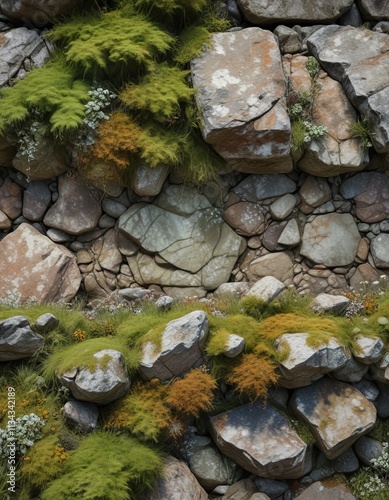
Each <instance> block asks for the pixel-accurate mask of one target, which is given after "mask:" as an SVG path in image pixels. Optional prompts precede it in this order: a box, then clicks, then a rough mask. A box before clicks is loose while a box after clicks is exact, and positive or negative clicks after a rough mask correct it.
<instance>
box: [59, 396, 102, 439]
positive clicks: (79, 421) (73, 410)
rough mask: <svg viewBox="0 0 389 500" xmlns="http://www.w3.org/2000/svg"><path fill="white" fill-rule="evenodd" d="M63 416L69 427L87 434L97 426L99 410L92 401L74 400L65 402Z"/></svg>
mask: <svg viewBox="0 0 389 500" xmlns="http://www.w3.org/2000/svg"><path fill="white" fill-rule="evenodd" d="M63 418H64V420H65V423H66V425H67V426H68V427H70V428H71V429H75V430H76V431H79V432H81V433H82V434H87V433H88V432H92V431H93V430H94V429H95V428H96V425H97V419H98V418H99V410H98V408H97V406H95V405H94V404H92V403H86V402H84V401H77V400H72V401H68V402H67V403H65V405H64V407H63Z"/></svg>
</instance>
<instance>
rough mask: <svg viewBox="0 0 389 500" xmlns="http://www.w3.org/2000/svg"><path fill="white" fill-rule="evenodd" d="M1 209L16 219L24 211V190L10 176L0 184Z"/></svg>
mask: <svg viewBox="0 0 389 500" xmlns="http://www.w3.org/2000/svg"><path fill="white" fill-rule="evenodd" d="M0 210H2V211H3V212H4V213H5V214H6V215H7V216H8V217H9V218H10V219H16V217H18V216H19V215H20V214H21V213H22V190H21V188H20V186H19V185H18V184H16V182H13V181H11V179H10V178H9V177H7V178H6V179H5V181H4V183H3V184H2V185H1V186H0Z"/></svg>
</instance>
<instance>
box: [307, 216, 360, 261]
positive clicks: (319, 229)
mask: <svg viewBox="0 0 389 500" xmlns="http://www.w3.org/2000/svg"><path fill="white" fill-rule="evenodd" d="M360 239H361V236H360V234H359V231H358V228H357V225H356V223H355V221H354V219H353V217H352V215H351V214H337V213H332V214H325V215H318V216H317V217H315V219H314V220H313V221H312V222H310V223H307V224H306V225H305V227H304V233H303V237H302V241H303V244H302V247H301V255H304V257H307V258H308V259H310V260H311V261H312V262H315V263H317V264H324V265H325V266H328V267H337V266H346V265H348V264H351V263H352V262H353V261H354V259H355V256H356V254H357V250H358V245H359V242H360Z"/></svg>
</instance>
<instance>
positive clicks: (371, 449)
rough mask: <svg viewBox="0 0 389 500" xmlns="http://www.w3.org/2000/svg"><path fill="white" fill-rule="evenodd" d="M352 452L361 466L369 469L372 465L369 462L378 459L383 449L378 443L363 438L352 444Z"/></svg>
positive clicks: (365, 437)
mask: <svg viewBox="0 0 389 500" xmlns="http://www.w3.org/2000/svg"><path fill="white" fill-rule="evenodd" d="M354 451H355V453H356V454H357V457H358V458H359V460H360V461H361V462H362V463H363V465H366V466H367V467H370V466H371V465H372V463H371V461H372V460H376V459H377V458H379V457H380V456H381V455H382V453H383V451H384V448H383V447H382V444H381V443H380V442H379V441H376V440H375V439H372V438H370V437H368V436H363V437H361V438H360V439H358V441H357V442H356V443H354Z"/></svg>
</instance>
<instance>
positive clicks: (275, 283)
mask: <svg viewBox="0 0 389 500" xmlns="http://www.w3.org/2000/svg"><path fill="white" fill-rule="evenodd" d="M285 288H286V287H285V285H284V284H283V283H282V281H280V280H278V279H277V278H274V277H273V276H265V277H264V278H262V279H260V280H259V281H257V282H256V283H254V285H253V286H252V287H251V288H250V290H249V291H248V292H247V296H253V297H257V298H258V299H260V300H263V301H264V302H271V301H272V300H274V299H275V298H276V297H277V295H279V294H280V293H281V292H282V291H284V290H285Z"/></svg>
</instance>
